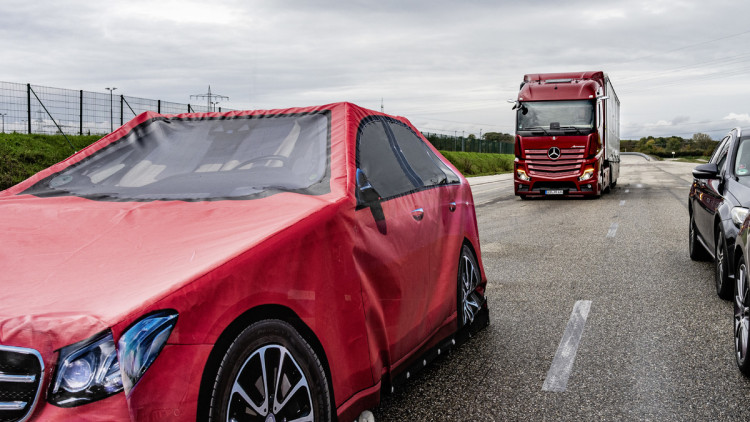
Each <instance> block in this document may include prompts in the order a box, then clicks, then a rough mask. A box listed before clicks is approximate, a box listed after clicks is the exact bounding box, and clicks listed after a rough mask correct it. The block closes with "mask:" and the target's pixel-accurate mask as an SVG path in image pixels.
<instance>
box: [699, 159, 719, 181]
mask: <svg viewBox="0 0 750 422" xmlns="http://www.w3.org/2000/svg"><path fill="white" fill-rule="evenodd" d="M693 177H695V178H696V179H718V178H719V166H717V165H716V163H708V164H701V165H699V166H697V167H695V168H694V169H693Z"/></svg>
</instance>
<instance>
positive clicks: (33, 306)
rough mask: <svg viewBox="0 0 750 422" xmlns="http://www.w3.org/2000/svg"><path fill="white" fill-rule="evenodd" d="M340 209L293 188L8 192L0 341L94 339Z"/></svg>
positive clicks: (0, 222) (1, 206)
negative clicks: (144, 196) (122, 193)
mask: <svg viewBox="0 0 750 422" xmlns="http://www.w3.org/2000/svg"><path fill="white" fill-rule="evenodd" d="M332 205H333V202H332V201H331V195H325V196H318V197H316V196H308V195H298V194H293V193H280V194H276V195H272V196H270V197H267V198H263V199H255V200H245V201H215V202H179V201H174V202H158V201H155V202H101V201H93V200H88V199H81V198H76V197H61V198H36V197H32V196H29V195H24V196H13V197H4V198H0V233H2V242H0V262H3V269H2V271H1V272H0V286H2V289H0V304H2V306H0V344H4V345H15V346H26V347H28V346H31V345H34V347H36V348H40V347H42V348H43V349H47V350H54V349H56V348H59V347H62V346H65V345H67V344H69V343H73V342H76V341H79V340H82V339H85V338H87V337H88V336H90V335H92V334H94V333H96V332H98V331H101V330H103V329H105V328H107V327H110V326H112V325H113V324H115V323H117V322H119V321H120V320H121V319H122V318H124V317H126V316H127V315H128V314H129V313H130V312H133V311H134V310H136V309H138V308H139V307H144V306H147V305H149V304H151V303H153V302H154V301H156V300H158V299H160V298H162V297H164V296H165V295H167V294H169V293H171V292H174V291H176V290H177V289H180V288H181V287H182V286H184V285H185V284H186V283H189V282H190V281H192V280H194V279H195V278H196V277H199V276H201V275H203V274H205V273H207V272H208V271H210V270H211V269H213V268H216V267H217V266H219V265H221V264H222V263H224V262H226V261H228V260H231V259H232V258H233V257H235V256H237V255H238V254H240V253H242V252H243V251H245V250H247V249H248V248H252V247H253V246H255V245H257V244H258V243H259V242H262V241H263V240H264V239H267V238H269V237H271V236H274V235H275V234H276V233H278V232H279V231H281V230H283V229H284V228H286V227H288V226H290V225H292V224H294V223H295V222H297V221H300V220H302V219H304V218H306V217H308V216H310V215H312V214H314V213H316V212H318V211H319V210H321V209H323V208H325V207H329V206H332ZM41 344H44V345H45V346H41Z"/></svg>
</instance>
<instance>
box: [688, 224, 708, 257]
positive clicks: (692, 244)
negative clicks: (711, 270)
mask: <svg viewBox="0 0 750 422" xmlns="http://www.w3.org/2000/svg"><path fill="white" fill-rule="evenodd" d="M688 236H689V238H688V249H689V251H690V259H692V260H693V261H706V260H708V252H707V251H706V249H705V248H704V247H703V245H702V244H701V243H700V241H698V232H697V231H696V228H695V219H694V218H693V213H690V231H689V233H688Z"/></svg>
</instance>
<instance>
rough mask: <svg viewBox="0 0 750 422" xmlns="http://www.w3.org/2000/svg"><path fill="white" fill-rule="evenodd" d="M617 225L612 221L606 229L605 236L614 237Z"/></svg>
mask: <svg viewBox="0 0 750 422" xmlns="http://www.w3.org/2000/svg"><path fill="white" fill-rule="evenodd" d="M617 226H618V224H617V223H612V224H611V225H610V226H609V231H607V237H615V235H616V234H617Z"/></svg>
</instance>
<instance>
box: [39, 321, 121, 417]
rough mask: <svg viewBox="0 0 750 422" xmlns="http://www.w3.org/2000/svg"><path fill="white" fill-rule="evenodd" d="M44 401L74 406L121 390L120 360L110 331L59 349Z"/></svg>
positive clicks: (60, 405) (57, 404) (63, 405)
mask: <svg viewBox="0 0 750 422" xmlns="http://www.w3.org/2000/svg"><path fill="white" fill-rule="evenodd" d="M58 362H59V363H58V364H57V368H56V370H55V376H54V378H53V382H52V385H51V391H50V395H49V398H48V401H49V402H50V403H52V404H54V405H56V406H59V407H75V406H80V405H82V404H86V403H90V402H93V401H97V400H101V399H103V398H106V397H109V396H111V395H113V394H117V393H119V392H120V391H122V377H121V376H120V364H119V362H118V360H117V350H116V349H115V341H114V338H113V337H112V331H110V330H106V331H103V332H101V333H99V334H97V335H95V336H93V337H91V338H89V339H86V340H83V341H80V342H78V343H75V344H71V345H70V346H65V347H63V348H62V349H60V358H59V361H58Z"/></svg>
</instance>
